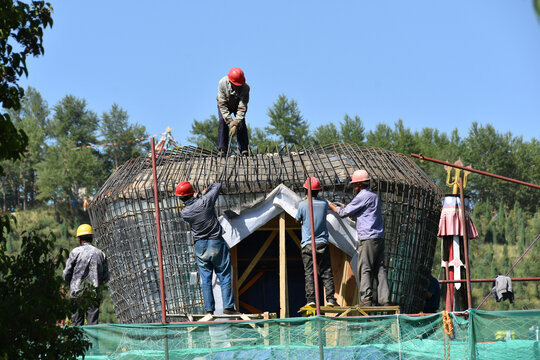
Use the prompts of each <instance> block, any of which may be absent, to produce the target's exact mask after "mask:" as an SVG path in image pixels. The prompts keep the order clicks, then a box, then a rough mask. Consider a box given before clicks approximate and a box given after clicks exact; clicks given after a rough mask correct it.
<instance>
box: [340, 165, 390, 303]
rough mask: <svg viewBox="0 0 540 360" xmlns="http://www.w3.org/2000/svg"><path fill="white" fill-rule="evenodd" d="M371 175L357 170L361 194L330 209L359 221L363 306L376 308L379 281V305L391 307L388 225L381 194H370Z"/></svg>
mask: <svg viewBox="0 0 540 360" xmlns="http://www.w3.org/2000/svg"><path fill="white" fill-rule="evenodd" d="M369 180H370V177H369V174H368V173H367V171H365V170H356V171H355V172H354V173H353V175H352V181H351V184H352V185H353V189H354V191H355V192H356V193H357V195H356V196H355V197H354V199H353V200H352V201H351V202H350V203H349V204H348V205H347V206H345V207H344V208H342V207H339V206H336V205H334V204H330V209H332V210H333V211H335V212H336V213H338V215H339V216H340V217H346V216H349V217H351V218H352V219H353V220H356V231H357V233H358V249H357V251H358V254H359V255H358V267H357V273H358V275H359V276H360V300H361V302H362V305H365V306H371V305H376V304H374V302H373V290H372V284H373V281H374V280H377V282H378V286H377V303H378V304H379V305H384V306H389V305H391V304H390V291H389V290H388V279H387V278H386V268H385V267H384V225H383V219H382V213H381V202H380V199H379V197H378V196H377V194H375V193H374V192H372V191H370V190H369V189H368V187H369Z"/></svg>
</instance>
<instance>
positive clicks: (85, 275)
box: [62, 224, 109, 325]
mask: <svg viewBox="0 0 540 360" xmlns="http://www.w3.org/2000/svg"><path fill="white" fill-rule="evenodd" d="M93 234H94V231H93V230H92V227H91V226H90V225H88V224H82V225H81V226H79V227H78V228H77V238H78V239H79V245H80V246H77V247H76V248H75V249H73V250H72V251H71V253H70V254H69V258H68V261H67V263H66V268H65V269H64V273H63V274H62V277H63V278H64V280H66V281H67V282H69V295H70V297H72V298H77V297H79V296H81V295H82V290H83V288H84V286H85V284H91V285H92V286H94V287H98V286H100V285H103V284H105V283H106V282H107V281H109V266H108V264H107V258H106V257H105V254H104V253H103V251H101V250H99V249H98V248H96V247H95V246H94V245H92V238H93ZM100 303H101V301H100V299H98V300H97V302H96V303H94V304H92V305H91V306H90V307H88V309H87V310H86V314H82V315H81V314H79V312H76V313H74V314H73V315H72V317H71V321H72V322H73V325H84V317H85V315H86V321H87V324H88V325H95V324H97V323H98V318H99V305H100Z"/></svg>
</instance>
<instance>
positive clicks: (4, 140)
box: [0, 1, 53, 174]
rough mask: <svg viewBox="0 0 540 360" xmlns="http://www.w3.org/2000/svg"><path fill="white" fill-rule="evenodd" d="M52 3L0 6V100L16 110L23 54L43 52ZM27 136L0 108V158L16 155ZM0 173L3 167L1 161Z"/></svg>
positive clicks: (23, 68) (24, 68)
mask: <svg viewBox="0 0 540 360" xmlns="http://www.w3.org/2000/svg"><path fill="white" fill-rule="evenodd" d="M51 11H52V7H51V5H50V4H49V3H46V2H44V1H32V3H31V4H26V3H24V2H23V1H16V2H15V1H14V2H12V1H4V2H3V3H2V6H1V8H0V19H2V21H0V64H2V66H1V67H0V104H1V106H2V108H3V109H13V110H18V109H19V108H20V101H21V98H22V97H23V95H24V90H23V89H22V88H21V87H20V86H19V85H18V83H17V82H18V81H19V79H20V77H21V76H22V75H28V68H27V66H26V57H27V56H28V55H32V56H39V55H42V54H43V52H44V50H43V45H42V37H43V30H44V29H45V28H47V27H48V26H52V24H53V21H52V17H51ZM27 143H28V138H27V137H26V134H25V133H24V131H23V130H20V129H17V128H16V127H15V126H14V124H13V123H12V120H11V118H10V116H9V114H8V113H7V112H0V160H3V159H13V160H14V159H19V158H20V157H21V155H22V154H23V153H24V151H25V148H26V145H27ZM0 174H2V167H1V165H0Z"/></svg>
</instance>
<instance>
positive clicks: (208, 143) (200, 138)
mask: <svg viewBox="0 0 540 360" xmlns="http://www.w3.org/2000/svg"><path fill="white" fill-rule="evenodd" d="M218 126H219V120H218V118H217V116H216V115H210V117H209V118H208V119H205V120H203V121H197V120H193V124H191V131H190V133H191V134H192V135H193V136H192V137H189V138H188V141H189V142H192V143H194V144H195V145H197V146H198V147H200V148H203V149H208V150H213V149H217V148H218V145H219V141H218Z"/></svg>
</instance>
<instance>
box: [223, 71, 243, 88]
mask: <svg viewBox="0 0 540 360" xmlns="http://www.w3.org/2000/svg"><path fill="white" fill-rule="evenodd" d="M227 77H228V78H229V81H230V82H232V83H233V84H234V85H236V86H242V85H244V84H245V83H246V78H245V77H244V72H243V71H242V69H240V68H237V67H233V68H232V69H231V70H230V71H229V74H228V75H227Z"/></svg>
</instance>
